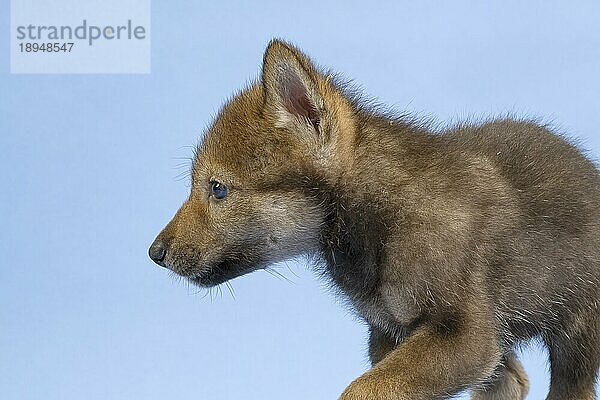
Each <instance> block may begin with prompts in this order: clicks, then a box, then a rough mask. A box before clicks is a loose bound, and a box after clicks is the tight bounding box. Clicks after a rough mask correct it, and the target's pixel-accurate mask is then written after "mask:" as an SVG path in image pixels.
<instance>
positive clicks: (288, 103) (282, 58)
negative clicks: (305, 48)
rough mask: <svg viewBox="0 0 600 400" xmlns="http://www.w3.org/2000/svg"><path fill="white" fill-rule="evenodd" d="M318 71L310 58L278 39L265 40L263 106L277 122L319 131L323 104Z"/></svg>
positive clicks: (281, 124) (279, 124)
mask: <svg viewBox="0 0 600 400" xmlns="http://www.w3.org/2000/svg"><path fill="white" fill-rule="evenodd" d="M318 79H320V75H319V73H318V72H317V70H316V68H315V67H314V66H313V65H312V63H311V62H310V60H309V59H308V58H307V57H306V56H305V55H304V54H302V52H300V50H298V49H297V48H295V47H294V46H292V45H290V44H287V43H285V42H283V41H281V40H273V41H271V43H269V45H268V47H267V50H266V51H265V56H264V60H263V70H262V84H263V88H264V92H265V107H266V110H267V112H269V113H270V114H272V115H273V116H274V118H275V121H276V124H277V125H278V126H288V127H289V126H298V124H300V125H301V126H304V127H311V128H312V129H314V130H316V131H317V132H318V131H319V127H320V122H321V117H322V114H323V111H324V104H323V100H322V97H321V95H320V94H319V85H318Z"/></svg>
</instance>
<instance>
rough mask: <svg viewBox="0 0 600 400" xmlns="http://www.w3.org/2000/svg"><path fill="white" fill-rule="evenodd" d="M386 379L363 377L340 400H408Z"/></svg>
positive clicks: (349, 387)
mask: <svg viewBox="0 0 600 400" xmlns="http://www.w3.org/2000/svg"><path fill="white" fill-rule="evenodd" d="M408 399H409V398H408V397H406V396H404V395H403V394H401V393H399V390H395V389H394V385H391V384H390V382H387V381H386V379H385V378H383V379H380V378H378V377H376V376H361V377H360V378H358V379H356V380H355V381H354V382H352V383H351V384H350V386H348V387H347V388H346V390H344V393H342V395H341V396H340V399H339V400H408Z"/></svg>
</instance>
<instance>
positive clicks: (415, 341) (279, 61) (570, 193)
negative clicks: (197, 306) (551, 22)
mask: <svg viewBox="0 0 600 400" xmlns="http://www.w3.org/2000/svg"><path fill="white" fill-rule="evenodd" d="M215 182H219V184H220V185H224V186H225V187H227V189H228V191H227V193H226V196H223V198H221V199H219V198H218V197H220V196H219V193H218V192H215V190H216V189H215V186H214V185H215ZM192 183H193V184H192V191H191V194H190V196H189V198H188V199H187V201H186V202H185V204H184V205H183V206H182V207H181V209H180V210H179V211H178V212H177V214H176V215H175V217H174V218H173V220H172V221H171V222H170V223H169V224H168V225H167V227H166V228H165V229H164V230H163V232H161V234H160V235H159V236H158V237H157V239H156V241H155V242H154V244H153V245H152V246H151V248H150V255H151V257H152V258H153V259H154V260H155V261H156V262H158V263H159V264H161V265H164V266H167V267H169V268H170V269H172V270H173V271H175V272H176V273H178V274H181V275H183V276H185V277H187V278H189V279H190V280H191V281H193V282H194V283H196V284H198V285H200V286H212V285H216V284H220V283H223V282H225V281H227V280H228V279H232V278H235V277H236V276H239V275H242V274H245V273H248V272H250V271H253V270H256V269H258V268H263V267H265V266H268V265H269V264H271V263H273V262H277V261H280V260H283V259H288V258H292V257H295V256H298V255H301V254H316V255H318V256H319V258H320V259H321V260H322V263H321V264H320V265H321V270H322V271H323V274H324V275H325V276H326V277H327V278H328V279H330V281H331V282H332V284H333V285H334V286H335V287H336V288H337V289H338V290H339V292H340V294H341V295H343V296H345V297H346V298H347V299H348V300H349V302H350V303H351V304H352V305H353V307H354V308H355V309H356V310H357V312H358V313H359V315H360V316H361V317H362V318H363V319H364V320H365V321H366V322H367V323H368V324H369V325H370V327H371V337H370V341H369V350H370V356H371V360H372V363H373V368H372V369H371V370H370V371H368V372H367V373H366V374H364V375H363V376H361V377H360V378H358V379H357V380H356V381H354V382H353V383H352V384H351V385H350V386H349V387H348V388H347V389H346V391H345V392H344V393H343V394H342V397H341V398H342V399H343V400H354V399H411V400H414V399H444V398H447V397H449V396H451V395H454V394H456V393H458V392H460V391H462V390H465V389H472V393H473V398H474V399H486V400H493V399H509V400H520V399H523V398H524V397H525V395H526V393H527V390H528V380H527V377H526V375H525V373H524V371H523V368H522V366H521V365H520V363H519V362H518V360H517V359H516V358H515V356H514V353H513V349H514V348H515V346H517V345H518V344H519V343H521V342H523V341H526V340H529V339H532V338H536V337H539V338H541V339H542V341H543V342H544V343H545V344H546V346H547V347H548V349H549V351H550V361H551V388H550V393H549V395H548V399H550V400H565V399H578V400H590V399H594V398H595V395H594V382H595V379H596V376H597V372H598V367H599V365H600V317H599V315H600V313H599V311H600V310H599V304H600V294H599V286H600V238H599V235H598V232H599V231H600V174H599V173H598V170H597V169H596V167H595V166H594V165H593V163H592V162H590V161H589V160H587V159H586V158H585V157H584V156H583V155H582V154H581V153H580V152H579V151H578V150H577V149H576V148H575V147H574V146H573V145H571V144H570V143H568V142H567V141H566V140H564V139H563V138H561V137H559V136H557V135H555V134H554V133H552V132H550V131H549V130H548V129H547V128H546V127H543V126H540V125H537V124H535V123H530V122H521V121H515V120H510V119H505V120H497V121H492V122H488V123H484V124H479V125H476V124H474V125H463V126H459V127H456V128H453V129H451V130H448V131H446V132H442V133H434V132H432V131H430V130H428V129H426V128H425V127H422V126H420V125H418V124H415V123H413V122H411V120H409V119H406V118H396V117H392V116H389V115H386V114H385V113H381V112H378V111H376V110H373V109H371V108H369V107H368V106H364V105H362V104H361V102H360V101H359V100H358V99H357V97H356V96H353V95H349V94H348V93H347V90H345V88H344V86H343V85H341V84H339V83H337V82H336V79H334V78H333V77H332V76H331V75H328V74H323V73H321V72H319V71H318V70H317V68H316V67H315V66H314V65H313V64H312V63H311V61H310V60H309V59H308V58H307V57H306V56H305V55H303V54H302V53H301V52H300V51H298V50H297V49H296V48H294V47H293V46H291V45H289V44H287V43H285V42H282V41H277V40H276V41H273V42H271V44H270V45H269V47H268V48H267V51H266V53H265V58H264V63H263V73H262V77H261V80H260V82H258V83H256V84H254V85H252V86H251V87H250V88H248V89H246V90H244V91H242V92H241V93H239V94H238V95H237V96H236V97H234V98H233V99H232V100H231V101H230V102H229V103H228V104H227V105H226V106H225V107H224V108H223V109H222V110H221V112H220V114H219V116H218V117H217V118H216V120H215V122H214V124H213V126H212V127H211V128H210V130H209V131H208V133H207V135H206V137H205V138H204V141H203V142H202V144H201V145H200V146H199V148H198V152H197V156H196V160H195V163H194V168H193V182H192Z"/></svg>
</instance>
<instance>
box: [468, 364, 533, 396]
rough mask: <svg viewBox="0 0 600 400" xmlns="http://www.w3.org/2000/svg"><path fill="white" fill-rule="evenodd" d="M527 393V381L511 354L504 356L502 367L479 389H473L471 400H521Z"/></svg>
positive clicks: (521, 367)
mask: <svg viewBox="0 0 600 400" xmlns="http://www.w3.org/2000/svg"><path fill="white" fill-rule="evenodd" d="M528 391H529V379H527V374H526V373H525V370H524V369H523V366H522V365H521V363H520V362H519V360H517V357H516V356H515V355H514V354H513V353H509V354H507V355H505V356H504V358H503V362H502V365H500V366H499V367H498V369H497V370H496V372H495V373H494V376H493V377H492V378H491V379H490V380H489V381H488V382H487V383H486V384H484V385H483V386H482V387H481V388H478V389H474V390H473V391H472V393H471V400H523V399H525V396H527V392H528Z"/></svg>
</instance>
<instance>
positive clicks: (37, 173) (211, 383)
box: [0, 0, 600, 400]
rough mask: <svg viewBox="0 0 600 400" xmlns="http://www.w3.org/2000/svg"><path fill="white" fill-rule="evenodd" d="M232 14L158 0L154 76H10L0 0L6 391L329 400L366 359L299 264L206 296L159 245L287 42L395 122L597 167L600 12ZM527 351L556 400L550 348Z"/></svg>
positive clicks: (367, 9) (358, 339) (499, 8)
mask: <svg viewBox="0 0 600 400" xmlns="http://www.w3.org/2000/svg"><path fill="white" fill-rule="evenodd" d="M219 3H222V2H202V3H201V2H183V1H172V2H161V1H155V2H154V3H153V4H152V26H151V37H152V73H151V74H149V75H10V74H9V60H8V54H9V48H8V44H9V40H8V36H7V32H8V30H9V28H8V27H9V13H8V2H7V1H6V0H2V3H1V4H2V9H1V13H0V23H1V24H2V26H1V32H3V33H4V35H3V37H4V39H3V40H2V41H1V42H0V54H1V55H2V57H1V58H0V113H1V114H0V149H1V151H2V155H1V157H0V167H1V170H2V173H1V174H0V188H1V189H0V193H1V202H0V213H1V222H2V229H1V230H0V253H1V254H2V261H0V265H1V276H0V397H2V398H3V399H19V400H26V399H45V400H53V399H80V398H85V399H163V398H172V399H184V398H185V399H190V398H195V399H217V400H220V399H280V398H285V399H334V398H336V396H337V395H339V393H341V391H342V390H343V389H344V387H345V386H346V385H347V384H348V383H349V382H350V381H351V380H352V379H353V378H355V377H357V376H358V375H359V374H361V373H362V372H363V371H365V370H366V369H367V365H368V364H367V359H366V351H365V350H366V347H365V340H366V330H365V327H364V326H363V325H361V324H360V323H358V322H357V321H355V320H354V318H353V317H352V315H351V314H350V313H349V312H348V311H347V310H345V309H344V308H343V307H342V305H341V304H340V303H339V302H336V300H335V298H334V297H333V296H332V295H331V294H329V292H328V291H327V289H326V288H325V287H324V283H323V282H319V281H318V280H317V279H316V278H315V277H314V276H313V274H312V272H311V271H310V268H307V267H306V265H305V263H302V262H289V263H288V266H289V268H290V269H291V271H293V273H294V274H296V275H297V276H295V275H294V274H292V272H290V271H288V270H287V269H286V268H285V267H282V269H280V271H281V272H282V273H283V274H285V275H286V276H287V277H288V278H289V279H290V280H291V281H293V283H289V282H287V281H286V280H283V279H277V278H275V277H273V276H271V275H269V274H268V273H265V272H257V273H254V274H251V275H249V276H246V277H242V278H239V279H236V280H234V281H233V282H232V283H233V286H234V288H235V299H234V298H232V296H231V295H230V294H229V293H228V292H227V291H226V289H223V294H222V296H221V295H220V294H219V293H218V292H216V291H213V298H212V300H211V298H210V296H207V297H204V298H203V297H202V295H203V293H198V291H197V290H196V289H194V288H190V287H187V285H186V284H185V283H182V282H179V281H178V280H177V279H174V278H172V277H170V276H169V274H168V272H167V271H166V270H164V269H161V268H158V267H157V266H155V265H154V264H153V263H152V262H151V261H150V260H149V259H148V258H147V255H146V251H147V247H148V245H149V244H150V242H151V241H152V239H153V238H154V236H155V235H156V234H157V233H158V231H159V230H160V229H161V228H162V227H163V225H164V224H165V223H166V222H167V221H168V220H169V219H170V217H171V216H172V214H173V213H174V212H175V211H176V209H177V207H178V206H179V205H180V204H181V203H182V202H183V200H184V199H185V197H186V196H187V193H188V190H189V188H188V182H187V179H186V178H185V172H186V170H187V168H188V166H189V163H188V161H186V157H190V156H191V155H192V148H191V147H189V146H192V145H194V144H195V143H196V142H197V140H198V138H199V137H200V136H201V135H202V133H203V130H204V128H205V127H206V125H207V124H209V123H210V121H211V118H212V117H213V116H214V115H215V113H216V112H217V111H218V109H219V106H220V104H221V103H222V102H223V100H224V99H226V98H227V97H228V96H229V95H230V94H231V93H233V92H234V91H235V90H236V89H237V88H239V87H241V86H242V85H243V84H245V83H246V82H247V81H248V80H250V79H252V78H253V77H255V76H256V75H257V73H258V71H259V68H260V62H261V58H262V52H263V50H264V47H265V45H266V43H267V42H268V40H269V39H270V38H272V37H274V36H279V37H284V38H287V39H289V40H291V41H293V42H295V43H297V44H298V45H299V46H300V47H302V48H303V49H305V50H306V51H307V52H308V53H309V54H310V55H311V56H312V57H313V58H314V59H315V60H316V61H317V62H318V63H320V64H322V65H324V66H328V67H333V68H334V69H336V70H338V71H342V72H343V73H344V74H345V76H346V77H349V78H352V79H354V80H355V82H357V83H359V84H360V85H362V87H363V88H364V89H365V91H366V92H367V93H368V94H371V95H374V96H376V97H377V98H378V99H379V100H381V101H382V102H384V103H387V104H391V105H394V106H396V107H397V108H398V109H400V110H408V111H411V112H414V113H417V114H419V115H422V116H433V117H435V118H436V119H437V120H439V121H444V122H453V121H454V122H456V121H458V120H462V119H465V118H475V119H477V118H481V117H483V116H490V115H492V116H493V115H504V114H506V113H512V114H515V115H517V116H535V117H541V118H542V119H543V120H545V121H551V122H553V123H554V124H555V126H556V127H558V129H559V130H560V131H561V132H565V133H568V134H569V135H573V136H577V137H579V138H581V139H582V140H583V144H584V146H585V147H586V148H588V149H590V151H591V155H592V156H594V157H598V156H600V133H599V130H598V126H600V109H599V102H598V93H600V74H599V73H598V72H599V71H600V57H599V49H600V29H598V23H599V19H600V3H598V2H597V1H587V2H586V1H578V2H566V1H562V2H558V1H528V2H523V1H506V0H504V1H495V2H478V1H454V2H439V1H438V2H432V1H420V2H408V1H403V2H393V3H392V2H389V3H384V4H378V5H376V4H370V5H366V3H365V2H364V1H363V2H350V1H346V2H342V1H339V2H332V3H329V4H324V2H317V1H314V2H313V1H303V2H294V3H290V4H283V3H282V2H279V1H272V2H263V3H258V2H248V3H247V4H244V5H242V4H236V5H233V4H231V5H227V4H219ZM483 3H485V4H483ZM180 158H182V159H180ZM180 174H183V177H182V179H180V178H177V176H178V175H180ZM522 359H523V360H524V363H525V366H526V368H527V371H528V372H529V374H530V378H531V383H532V388H531V392H530V395H529V398H530V399H542V398H543V397H544V396H545V392H546V388H547V385H548V379H547V364H546V356H545V354H544V353H543V352H542V351H541V349H540V348H539V346H536V345H534V346H531V347H528V348H526V349H525V351H524V353H523V357H522Z"/></svg>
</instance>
